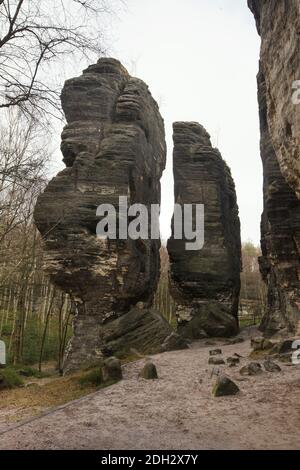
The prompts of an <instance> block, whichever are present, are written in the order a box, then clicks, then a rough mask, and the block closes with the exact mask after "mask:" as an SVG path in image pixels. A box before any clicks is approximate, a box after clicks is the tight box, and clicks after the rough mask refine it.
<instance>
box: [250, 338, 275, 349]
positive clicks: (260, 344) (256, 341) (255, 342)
mask: <svg viewBox="0 0 300 470" xmlns="http://www.w3.org/2000/svg"><path fill="white" fill-rule="evenodd" d="M273 346H274V343H272V341H269V340H268V339H265V338H252V339H251V347H252V348H253V351H266V350H268V349H272V348H273Z"/></svg>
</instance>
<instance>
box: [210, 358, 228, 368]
mask: <svg viewBox="0 0 300 470" xmlns="http://www.w3.org/2000/svg"><path fill="white" fill-rule="evenodd" d="M208 364H211V365H213V366H221V365H224V364H225V361H224V359H222V358H221V357H216V356H211V357H210V358H209V359H208Z"/></svg>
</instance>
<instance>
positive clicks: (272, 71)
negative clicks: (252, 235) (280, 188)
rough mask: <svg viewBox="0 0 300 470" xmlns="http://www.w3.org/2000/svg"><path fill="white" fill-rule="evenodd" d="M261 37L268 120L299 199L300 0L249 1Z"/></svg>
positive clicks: (279, 156) (285, 174) (284, 170)
mask: <svg viewBox="0 0 300 470" xmlns="http://www.w3.org/2000/svg"><path fill="white" fill-rule="evenodd" d="M248 5H249V8H250V9H251V10H252V12H253V13H254V16H255V20H256V25H257V30H258V33H259V34H260V36H261V55H260V60H261V66H262V73H263V75H264V77H265V84H266V90H265V92H266V101H267V110H266V112H267V121H268V128H269V132H270V135H271V139H272V145H273V148H274V151H275V153H276V157H277V161H278V164H279V167H280V171H281V173H282V175H283V177H284V179H285V180H286V181H287V183H288V184H289V186H290V187H291V188H292V189H293V191H294V193H296V194H297V196H298V198H300V103H299V104H298V105H296V104H295V99H293V95H294V96H295V97H296V95H298V99H299V98H300V94H299V93H297V91H296V87H298V88H299V85H297V84H296V83H295V82H296V81H298V80H300V58H299V54H300V2H299V0H268V1H266V0H248Z"/></svg>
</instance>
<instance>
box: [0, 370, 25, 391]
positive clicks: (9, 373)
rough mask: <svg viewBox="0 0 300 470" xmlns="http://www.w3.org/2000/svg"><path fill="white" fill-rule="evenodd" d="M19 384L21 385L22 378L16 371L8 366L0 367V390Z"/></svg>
mask: <svg viewBox="0 0 300 470" xmlns="http://www.w3.org/2000/svg"><path fill="white" fill-rule="evenodd" d="M21 385H23V380H22V379H21V377H20V376H19V374H18V373H17V371H15V370H14V369H12V368H10V367H7V368H5V369H0V390H5V389H8V388H15V387H20V386H21Z"/></svg>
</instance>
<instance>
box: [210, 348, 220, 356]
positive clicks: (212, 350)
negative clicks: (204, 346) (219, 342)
mask: <svg viewBox="0 0 300 470" xmlns="http://www.w3.org/2000/svg"><path fill="white" fill-rule="evenodd" d="M220 354H222V349H211V350H210V351H209V355H210V356H218V355H220Z"/></svg>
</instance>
